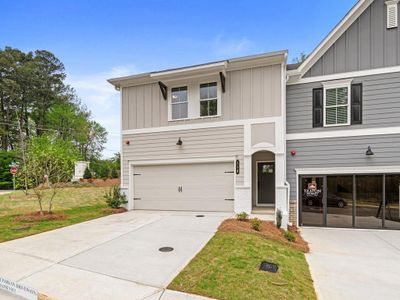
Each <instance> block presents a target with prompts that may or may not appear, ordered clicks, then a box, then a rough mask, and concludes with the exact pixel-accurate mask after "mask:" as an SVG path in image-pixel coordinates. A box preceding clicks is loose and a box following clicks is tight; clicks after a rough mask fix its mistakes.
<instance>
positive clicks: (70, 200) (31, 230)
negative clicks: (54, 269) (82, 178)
mask: <svg viewBox="0 0 400 300" xmlns="http://www.w3.org/2000/svg"><path fill="white" fill-rule="evenodd" d="M107 189H109V187H68V188H64V189H62V190H60V191H59V193H58V194H57V195H56V198H55V199H54V202H53V207H54V212H55V213H61V214H64V215H65V216H66V218H65V219H63V220H42V221H33V222H32V221H31V222H28V221H16V220H15V218H16V217H17V216H19V215H22V214H27V213H31V212H35V211H38V204H37V202H36V200H35V199H34V198H33V197H32V193H30V194H31V195H30V196H28V197H26V196H25V194H24V193H23V192H22V191H17V192H13V193H11V194H5V195H0V242H4V241H8V240H12V239H16V238H20V237H24V236H28V235H32V234H36V233H40V232H44V231H48V230H52V229H56V228H60V227H64V226H68V225H72V224H76V223H80V222H84V221H87V220H91V219H95V218H99V217H102V216H105V215H107V213H105V212H104V211H103V210H104V208H106V207H107V206H106V204H105V201H104V198H103V194H104V192H105V191H106V190H107ZM49 192H50V191H48V192H47V193H46V196H45V199H44V208H45V209H47V208H48V195H49Z"/></svg>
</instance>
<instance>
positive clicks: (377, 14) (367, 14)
mask: <svg viewBox="0 0 400 300" xmlns="http://www.w3.org/2000/svg"><path fill="white" fill-rule="evenodd" d="M396 65H400V29H399V28H395V29H387V28H386V5H385V0H375V1H374V2H373V3H372V4H371V5H370V6H369V7H368V8H367V9H366V10H365V11H364V13H363V14H362V15H361V16H360V17H359V18H358V19H357V20H356V22H354V23H353V24H352V25H351V26H350V28H349V29H348V30H347V31H346V32H345V33H344V34H343V35H342V36H341V37H340V38H339V39H338V40H337V41H336V43H335V44H333V45H332V47H330V48H329V49H328V51H327V52H326V53H325V54H324V55H323V56H322V57H321V58H320V59H319V60H318V61H317V62H316V63H315V65H314V66H313V67H312V68H311V69H310V70H309V71H308V72H307V73H306V74H305V77H313V76H321V75H327V74H335V73H343V72H351V71H359V70H367V69H374V68H383V67H389V66H396Z"/></svg>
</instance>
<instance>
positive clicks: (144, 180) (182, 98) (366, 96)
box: [109, 0, 400, 229]
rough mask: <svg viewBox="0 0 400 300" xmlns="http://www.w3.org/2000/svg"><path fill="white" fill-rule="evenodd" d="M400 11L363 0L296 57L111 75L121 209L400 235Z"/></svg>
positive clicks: (381, 1) (260, 57)
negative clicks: (116, 96) (117, 94)
mask: <svg viewBox="0 0 400 300" xmlns="http://www.w3.org/2000/svg"><path fill="white" fill-rule="evenodd" d="M398 6H399V4H398V1H397V0H394V1H385V0H375V1H374V0H360V1H359V2H358V3H357V4H356V5H355V6H354V7H353V9H352V10H351V11H350V12H349V13H348V14H347V15H346V16H345V18H344V19H343V20H342V21H341V22H340V23H339V24H338V25H337V26H336V28H335V29H334V30H333V31H332V32H331V33H330V34H329V35H328V36H327V37H326V38H325V40H324V41H323V42H322V43H321V44H320V45H319V46H318V47H317V48H316V49H315V50H314V51H313V53H311V55H310V56H309V57H308V58H307V59H306V60H305V61H304V62H303V63H301V64H298V65H286V58H287V53H286V51H281V52H275V53H267V54H263V55H257V56H249V57H243V58H236V59H230V60H225V61H220V62H215V63H209V64H204V65H198V66H191V67H185V68H180V69H172V70H165V71H160V72H152V73H146V74H139V75H134V76H127V77H122V78H116V79H110V80H109V82H110V83H112V84H113V85H114V86H115V87H116V88H117V89H118V90H120V91H121V108H122V111H121V114H122V122H121V126H122V186H121V188H122V190H123V191H124V192H125V193H127V195H128V199H129V204H128V207H129V209H154V210H159V209H161V210H193V211H228V212H233V211H234V212H236V213H239V212H242V211H245V212H247V213H257V214H259V213H271V214H273V215H275V212H276V210H277V209H279V210H281V211H282V213H283V227H286V225H287V223H288V221H289V219H290V222H291V223H293V224H299V225H313V226H336V227H337V226H339V227H352V226H355V227H365V228H382V227H383V226H384V227H386V228H396V229H400V226H399V225H398V224H400V223H399V222H398V221H399V210H400V205H399V202H400V199H399V198H400V191H399V186H400V30H399V27H398Z"/></svg>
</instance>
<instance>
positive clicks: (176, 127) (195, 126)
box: [121, 117, 283, 135]
mask: <svg viewBox="0 0 400 300" xmlns="http://www.w3.org/2000/svg"><path fill="white" fill-rule="evenodd" d="M282 119H283V117H266V118H257V119H243V120H230V121H217V122H205V123H192V124H182V125H171V126H163V127H150V128H139V129H127V130H122V132H121V134H122V135H127V134H140V133H156V132H167V131H179V130H191V129H202V128H215V127H226V126H241V125H245V124H260V123H277V122H279V121H280V120H282Z"/></svg>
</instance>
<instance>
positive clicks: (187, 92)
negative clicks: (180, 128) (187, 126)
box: [168, 85, 189, 121]
mask: <svg viewBox="0 0 400 300" xmlns="http://www.w3.org/2000/svg"><path fill="white" fill-rule="evenodd" d="M180 88H186V95H187V97H186V101H185V102H175V103H173V102H172V90H173V89H180ZM170 95H171V97H170V105H168V106H169V107H170V111H171V115H170V118H169V121H180V120H188V119H189V86H188V85H180V86H174V87H171V92H170ZM182 103H186V104H187V114H186V115H187V117H186V118H178V119H174V118H173V114H172V106H173V105H176V104H182Z"/></svg>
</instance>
